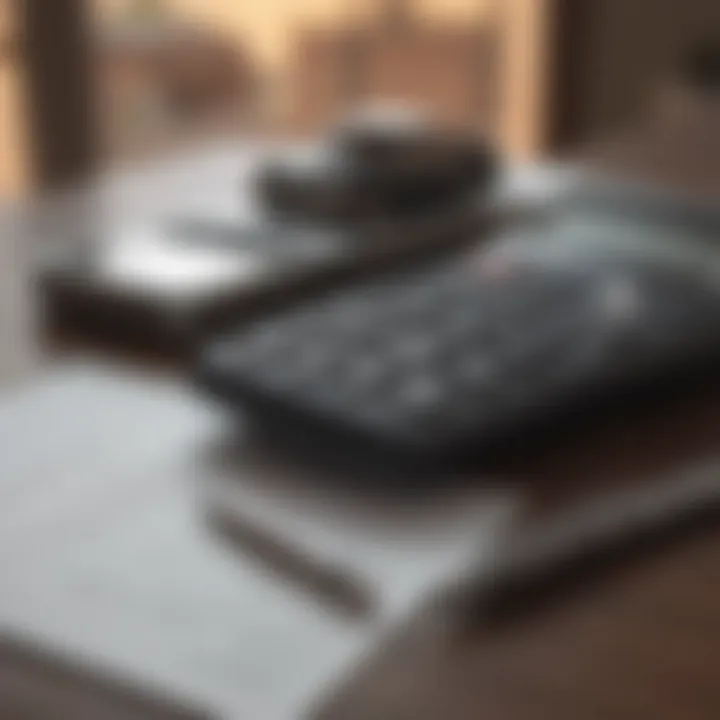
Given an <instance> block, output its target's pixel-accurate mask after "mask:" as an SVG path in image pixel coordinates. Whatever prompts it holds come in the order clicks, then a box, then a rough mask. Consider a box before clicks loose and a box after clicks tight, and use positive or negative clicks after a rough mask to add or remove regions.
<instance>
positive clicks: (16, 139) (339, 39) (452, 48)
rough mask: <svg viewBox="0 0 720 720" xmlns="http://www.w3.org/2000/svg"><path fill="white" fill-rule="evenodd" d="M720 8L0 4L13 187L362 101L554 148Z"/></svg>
mask: <svg viewBox="0 0 720 720" xmlns="http://www.w3.org/2000/svg"><path fill="white" fill-rule="evenodd" d="M719 14H720V11H719V10H718V3H717V2H716V0H691V1H690V2H689V3H687V4H686V3H683V12H682V13H680V12H678V8H677V3H676V2H675V1H674V0H633V1H632V2H622V1H620V0H576V1H575V2H572V1H568V0H352V1H351V0H272V2H270V1H268V0H243V2H237V1H236V0H84V1H83V0H54V1H53V2H52V3H48V2H43V1H42V0H28V1H27V2H22V3H20V2H15V0H0V197H3V198H9V197H21V196H23V195H27V194H28V193H31V192H33V190H37V189H38V188H42V187H49V186H55V185H58V184H63V183H65V182H71V181H73V180H74V179H75V178H76V177H80V176H82V175H83V173H84V172H86V171H87V170H88V168H89V167H90V166H92V167H93V168H96V167H99V168H107V167H113V166H116V165H118V164H123V163H128V162H137V161H146V160H152V159H154V158H158V157H163V156H166V155H167V154H169V153H176V152H182V151H183V150H185V149H187V148H188V147H198V146H202V145H203V144H208V143H213V142H217V141H218V139H222V138H228V137H231V138H237V139H244V138H247V139H253V138H255V137H257V136H268V135H270V136H273V137H276V136H280V137H286V136H287V137H297V136H304V135H311V134H315V133H317V132H319V131H321V130H323V129H324V128H326V127H327V126H328V125H329V124H330V123H332V121H333V120H335V119H336V118H337V117H338V115H340V114H342V112H343V110H344V109H346V108H347V107H348V106H350V105H355V104H357V103H358V102H359V101H361V100H367V99H388V98H401V99H403V100H411V101H414V102H419V103H421V104H424V105H427V106H429V107H431V108H432V110H433V111H434V112H435V114H437V115H438V116H439V117H440V118H442V119H444V120H446V121H448V122H451V123H457V124H460V125H463V126H466V127H471V128H476V129H477V130H478V131H483V132H489V133H490V134H492V135H493V136H494V137H495V138H496V139H497V140H498V143H499V144H500V146H501V148H502V149H503V150H504V151H505V152H507V153H508V154H510V155H511V156H516V157H522V158H526V157H533V156H539V155H546V154H552V153H557V152H560V151H563V150H567V149H569V148H572V147H573V146H576V145H577V144H578V143H581V142H584V141H585V140H587V139H588V138H591V137H593V136H597V135H598V134H602V133H607V132H608V131H609V130H610V129H611V128H612V127H613V126H614V125H616V124H618V123H620V122H621V121H623V120H625V119H626V118H628V117H631V116H633V115H636V114H637V113H638V112H639V110H640V109H641V108H643V107H647V103H648V97H649V96H650V95H651V94H653V93H655V92H656V91H657V88H658V86H659V85H661V84H662V82H663V81H664V80H666V79H667V77H668V75H669V74H670V73H671V72H672V69H673V66H674V65H676V64H677V62H678V59H679V57H680V56H681V55H682V54H683V53H686V52H688V51H689V49H691V48H690V46H691V45H692V44H693V43H695V42H699V41H700V38H702V37H703V36H704V34H706V33H707V32H708V30H709V29H711V28H713V27H715V28H717V27H720V17H718V15H719ZM651 18H652V25H651V31H650V27H649V22H650V19H651ZM20 27H22V28H23V30H22V32H21V31H20V29H19V28H20Z"/></svg>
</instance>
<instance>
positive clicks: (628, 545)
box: [455, 461, 720, 620]
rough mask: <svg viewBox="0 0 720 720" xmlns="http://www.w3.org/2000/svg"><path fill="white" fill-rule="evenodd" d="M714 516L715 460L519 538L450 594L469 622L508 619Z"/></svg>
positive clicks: (719, 473)
mask: <svg viewBox="0 0 720 720" xmlns="http://www.w3.org/2000/svg"><path fill="white" fill-rule="evenodd" d="M719 516H720V461H714V462H710V463H706V464H702V465H695V466H693V467H692V468H689V469H687V470H684V471H681V472H680V473H677V474H675V475H674V477H672V478H670V479H668V480H662V481H660V482H658V483H654V484H652V485H650V486H649V487H645V488H643V489H642V490H639V491H638V490H635V491H632V492H628V491H625V492H622V493H619V494H614V495H612V496H608V497H605V498H602V499H600V500H595V501H594V502H592V503H589V504H587V505H583V506H582V507H580V508H579V509H576V510H574V511H572V512H570V513H569V514H567V515H563V516H562V517H561V518H559V519H555V520H553V521H551V522H550V523H549V524H548V525H544V526H542V527H540V528H537V529H536V530H533V531H531V532H530V533H528V534H527V535H524V536H521V537H520V538H519V539H518V540H516V541H513V542H511V543H510V545H509V547H508V548H507V550H506V551H505V552H502V553H501V554H500V555H499V556H498V558H497V560H496V561H495V563H494V564H493V566H492V567H491V569H490V571H489V572H485V573H482V574H481V575H479V576H476V577H475V578H470V579H469V580H465V581H462V582H461V583H460V585H459V587H456V588H455V589H456V590H458V591H459V594H460V597H461V598H462V600H461V601H462V603H463V604H464V605H465V607H466V609H467V610H468V611H469V612H470V614H471V616H473V617H477V618H478V619H482V618H485V619H489V620H491V619H500V618H506V617H509V616H512V615H514V614H515V613H517V612H522V611H523V610H525V609H529V608H530V607H532V606H534V605H535V604H536V603H538V602H540V601H542V600H544V599H548V598H549V597H551V596H555V595H556V594H558V593H562V592H564V591H566V590H568V589H569V588H570V587H572V586H574V585H576V584H578V583H582V582H587V581H589V580H592V578H593V577H594V576H596V575H598V574H600V573H602V572H603V571H604V570H607V569H609V568H610V567H612V566H613V565H614V564H615V563H617V562H622V561H623V560H625V559H628V558H629V557H630V556H632V555H634V554H635V553H637V552H642V551H650V550H654V549H657V548H658V546H659V545H660V546H662V545H663V543H665V542H669V541H672V540H673V539H674V538H676V537H677V536H678V535H681V534H683V533H686V532H688V531H691V530H693V529H699V528H701V527H708V525H713V524H714V523H716V522H717V519H718V517H719Z"/></svg>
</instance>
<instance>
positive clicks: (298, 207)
mask: <svg viewBox="0 0 720 720" xmlns="http://www.w3.org/2000/svg"><path fill="white" fill-rule="evenodd" d="M497 165H498V162H497V158H496V156H495V154H494V153H493V151H492V150H491V149H490V147H489V146H488V145H487V144H486V143H485V142H484V141H482V140H481V139H480V138H478V137H476V136H474V135H473V134H471V133H462V132H460V131H457V130H450V129H448V128H445V127H443V126H440V125H438V124H436V123H433V122H432V121H430V120H428V119H425V118H424V117H423V116H422V115H420V114H419V113H417V112H415V111H412V110H406V109H400V108H397V109H393V108H379V109H378V110H372V109H368V110H366V111H364V112H363V113H360V114H357V115H354V116H352V117H351V118H350V119H349V120H347V121H345V122H343V123H341V124H339V125H338V126H337V128H336V129H335V130H334V132H333V133H332V134H331V135H330V137H329V138H328V139H326V140H325V141H324V142H322V143H318V144H315V145H313V146H310V147H307V148H302V149H301V150H300V151H299V152H297V153H294V154H293V153H287V152H285V153H283V154H282V155H281V156H280V157H278V158H276V159H275V160H271V161H269V162H268V163H267V164H266V165H265V166H264V167H263V168H262V170H261V171H260V174H259V177H258V194H259V197H260V200H261V203H262V204H263V205H265V206H266V207H267V208H268V209H269V210H270V211H271V212H272V213H273V214H275V215H278V216H280V217H282V218H284V219H286V220H290V221H298V220H300V221H303V222H308V221H311V222H319V223H328V222H329V223H340V224H345V223H361V224H367V223H373V222H377V221H378V220H383V221H393V219H398V218H403V217H408V216H412V215H413V214H418V213H428V212H432V211H433V210H441V209H443V208H447V207H448V206H452V205H454V204H457V203H458V202H462V201H466V202H467V201H472V199H473V198H476V197H478V196H479V195H480V194H481V193H483V192H484V191H486V190H487V189H488V188H489V187H490V185H491V184H492V182H493V181H494V180H495V178H496V176H497V169H498V168H497Z"/></svg>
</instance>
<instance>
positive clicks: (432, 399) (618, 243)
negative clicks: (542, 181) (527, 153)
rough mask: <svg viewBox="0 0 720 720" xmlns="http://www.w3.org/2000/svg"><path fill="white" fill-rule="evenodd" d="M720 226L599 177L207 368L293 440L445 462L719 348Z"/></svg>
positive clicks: (508, 441) (244, 335) (233, 340)
mask: <svg viewBox="0 0 720 720" xmlns="http://www.w3.org/2000/svg"><path fill="white" fill-rule="evenodd" d="M719 230H720V215H718V213H717V212H716V211H714V210H713V209H712V208H708V209H705V210H703V209H701V208H695V207H692V206H690V205H686V204H684V203H681V202H679V201H678V202H676V203H674V204H673V202H671V200H670V199H669V198H667V197H660V196H658V197H654V196H653V194H652V193H648V192H639V191H636V192H634V193H633V192H631V191H630V190H628V189H627V188H625V189H623V188H619V189H615V190H610V189H601V188H596V189H594V190H590V191H588V193H587V195H585V196H583V195H582V193H581V194H579V195H578V196H577V197H575V198H572V199H568V201H567V202H566V203H565V204H562V203H561V204H560V205H559V207H557V208H556V209H555V212H554V213H551V214H549V215H548V217H547V218H546V219H545V221H543V222H539V223H537V224H536V225H535V226H524V227H521V228H519V229H517V228H515V229H513V228H511V229H510V230H508V231H506V232H503V233H500V234H499V236H497V237H496V238H495V239H494V240H491V241H489V242H487V243H486V244H485V245H484V246H483V248H482V250H481V251H479V252H476V253H475V255H470V256H465V255H462V256H461V257H460V258H456V259H453V260H451V261H449V262H446V263H444V264H441V265H440V266H437V265H433V266H432V267H430V268H424V269H422V270H417V269H416V270H414V271H413V272H405V273H396V274H395V275H390V276H388V277H386V278H384V279H382V280H380V281H375V282H372V283H366V284H364V285H361V286H357V287H354V288H352V289H349V290H344V291H336V292H334V293H330V294H328V295H327V296H325V297H323V298H321V299H317V300H316V301H314V302H310V303H306V304H305V306H303V307H302V308H300V309H296V310H293V311H290V312H286V313H284V314H279V315H277V316H275V317H273V318H270V319H267V320H264V321H262V322H259V323H257V324H255V325H253V326H252V327H250V328H245V329H243V330H242V331H240V332H238V333H237V334H236V335H235V336H234V337H229V338H226V339H224V340H223V341H222V342H219V343H217V344H215V345H213V346H212V347H210V348H209V349H208V350H207V352H206V353H205V355H204V358H203V360H202V361H201V363H200V364H199V367H198V369H197V382H198V384H199V385H200V387H201V388H202V389H203V390H204V391H206V392H209V393H210V394H211V395H213V396H214V397H216V398H217V399H218V400H219V401H220V403H222V404H223V405H225V406H229V407H230V408H231V409H232V410H235V411H237V412H240V411H242V412H247V413H248V415H249V416H250V417H251V418H253V419H255V420H256V422H257V423H258V424H259V425H260V426H262V427H266V428H267V429H268V430H269V431H270V432H273V433H275V434H276V435H277V436H278V438H282V437H290V438H293V439H294V441H295V442H301V440H300V438H302V442H304V444H306V445H307V446H308V447H316V448H318V449H321V448H323V447H332V448H334V449H336V450H337V449H338V448H343V451H344V452H345V454H346V455H347V456H352V457H362V458H363V459H364V460H367V459H368V458H371V457H372V458H374V459H375V461H376V462H377V463H378V464H380V465H381V466H384V467H385V466H388V465H393V464H396V463H398V464H400V465H402V466H410V467H412V468H414V469H426V470H430V469H433V468H435V469H437V468H442V469H443V470H444V471H447V469H448V467H453V466H459V465H462V464H464V463H465V462H467V461H469V460H471V459H472V460H474V459H476V458H478V457H480V458H485V457H487V456H488V455H489V454H492V452H494V451H495V450H496V449H497V448H501V447H503V446H508V445H510V446H511V447H513V448H514V449H515V450H517V443H518V442H520V441H525V440H527V441H528V442H536V441H537V440H538V439H540V438H544V437H545V434H546V433H547V431H548V429H549V428H550V427H554V426H557V428H559V429H561V428H563V427H564V426H565V425H574V424H575V423H574V419H575V418H576V417H577V416H578V415H579V414H584V415H588V413H587V412H586V410H593V412H590V413H589V416H590V417H593V416H594V410H595V409H596V408H599V407H604V406H607V407H608V408H609V409H612V405H613V403H615V404H617V402H618V400H619V399H620V398H621V397H623V398H624V397H626V396H635V395H637V396H640V395H643V394H648V393H647V391H648V390H649V391H650V392H649V394H650V395H653V394H656V393H657V392H658V391H659V390H660V389H664V388H665V387H666V386H667V385H670V384H672V383H674V382H675V381H676V380H677V379H678V378H681V377H684V376H686V375H691V376H693V377H696V376H698V374H697V373H695V372H694V371H695V370H697V369H699V368H700V367H705V366H708V365H711V364H712V363H713V362H714V361H715V360H717V358H718V356H720V319H719V318H720V287H719V285H718V282H717V278H718V273H720V249H719V248H718V245H717V243H716V237H717V233H718V231H719ZM570 418H572V419H573V422H569V421H570Z"/></svg>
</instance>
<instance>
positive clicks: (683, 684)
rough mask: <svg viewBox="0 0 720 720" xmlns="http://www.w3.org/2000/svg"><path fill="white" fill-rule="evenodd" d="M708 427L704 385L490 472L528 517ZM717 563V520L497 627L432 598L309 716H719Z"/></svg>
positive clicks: (673, 462)
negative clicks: (467, 618)
mask: <svg viewBox="0 0 720 720" xmlns="http://www.w3.org/2000/svg"><path fill="white" fill-rule="evenodd" d="M222 154H223V153H222V152H220V153H219V156H222ZM220 164H221V165H222V163H220ZM218 167H219V165H218ZM223 167H225V166H223ZM230 167H231V165H230V164H228V165H227V167H225V170H223V172H226V173H228V172H230ZM169 172H170V174H171V175H172V177H173V178H174V182H177V183H180V184H182V180H181V179H180V176H179V174H178V173H177V172H173V171H172V170H170V171H169ZM221 175H222V173H221V172H219V173H218V174H217V177H218V178H220V176H221ZM223 182H225V183H226V182H227V177H225V179H224V180H222V179H219V180H218V183H219V184H222V183H223ZM178 192H179V191H178ZM112 194H113V198H114V200H113V203H114V204H113V207H114V208H115V210H114V212H116V213H118V214H124V213H126V212H127V208H128V207H129V205H128V204H125V205H123V203H131V200H129V199H128V198H130V197H131V196H132V198H133V200H132V202H134V203H136V206H137V207H138V208H139V209H138V210H137V212H138V213H139V214H141V213H143V212H145V210H147V208H141V207H140V206H141V205H142V199H143V198H144V197H146V193H145V192H143V191H142V190H139V189H138V186H137V185H135V184H133V182H128V183H127V184H126V185H123V184H122V183H119V184H118V185H116V186H115V187H114V189H113V191H112ZM169 195H170V196H172V195H173V193H169ZM175 197H177V195H175ZM151 205H152V203H151ZM156 209H157V207H155V206H153V210H156ZM71 215H72V213H71ZM73 217H76V216H75V215H73ZM37 222H38V221H37V218H34V219H33V220H32V222H29V221H28V218H27V215H25V216H23V217H19V216H18V215H16V214H15V213H13V212H8V213H6V215H5V220H4V222H3V223H2V232H0V253H1V254H0V273H2V282H0V288H2V292H3V302H2V304H1V307H2V314H1V315H0V333H2V345H1V346H0V347H1V352H0V373H1V374H2V378H3V382H4V383H5V384H6V385H11V384H17V383H18V382H21V383H25V384H26V385H27V386H29V387H32V386H33V384H34V382H35V381H34V378H35V377H38V376H42V371H40V370H38V367H41V366H46V365H48V364H51V363H52V362H53V358H49V357H47V356H45V355H43V353H42V352H40V351H39V343H38V340H37V336H36V333H35V331H34V327H35V323H34V320H33V305H32V292H31V289H32V288H31V283H30V279H31V274H30V263H29V260H28V258H29V256H30V253H29V252H28V243H32V242H33V240H32V238H33V234H34V233H35V232H36V223H37ZM719 430H720V388H715V389H706V390H705V391H704V392H701V393H693V394H688V395H687V396H685V397H683V398H677V399H675V400H673V401H672V402H668V403H666V404H665V405H664V406H661V407H658V408H656V409H655V410H654V411H653V412H652V413H645V414H642V415H640V416H629V417H627V418H626V419H625V420H623V421H622V422H620V421H616V422H614V423H612V424H607V425H604V426H602V427H599V428H595V429H594V430H583V431H579V432H578V433H577V434H576V435H575V436H573V438H572V441H571V442H568V443H567V444H564V445H562V446H558V445H556V446H554V447H550V448H547V449H546V450H545V451H543V452H542V453H537V454H535V455H534V456H533V457H532V458H528V459H527V460H525V461H524V462H521V463H517V464H515V465H514V466H513V467H512V468H511V469H509V470H508V472H507V473H506V475H505V477H507V478H509V482H510V484H511V485H512V489H513V492H516V493H518V492H519V493H520V494H521V495H522V497H523V498H524V499H525V501H526V503H527V506H528V507H529V509H530V512H529V521H538V520H540V519H542V518H547V517H548V516H549V515H552V514H553V513H555V512H558V511H560V510H561V509H562V508H564V507H567V506H569V505H571V504H572V503H574V502H576V501H578V500H580V499H583V498H587V497H588V496H592V495H593V494H596V493H601V492H606V491H607V490H609V489H611V488H612V487H618V488H619V487H624V486H627V485H632V484H635V483H637V482H640V481H642V479H644V478H647V477H652V476H653V474H654V473H657V472H661V471H662V472H667V471H668V469H672V468H673V467H675V466H682V465H683V464H684V463H686V462H691V461H697V460H699V459H702V458H706V457H711V456H713V454H714V453H716V452H717V450H718V442H717V437H718V432H719ZM719 568H720V529H719V530H717V531H712V530H711V531H709V532H706V533H704V534H703V535H701V536H700V535H698V536H695V537H688V538H687V540H682V541H680V542H677V543H676V544H674V545H673V546H672V547H671V548H669V549H666V551H664V552H662V553H658V554H657V555H652V556H650V557H646V558H644V559H643V560H642V561H637V562H633V563H628V564H626V565H623V566H622V567H620V568H618V570H617V571H616V572H613V573H611V574H609V575H607V576H604V577H602V578H599V579H598V580H597V581H594V582H592V583H589V584H587V585H585V586H584V587H582V588H581V589H579V590H578V591H577V592H574V593H572V594H571V595H568V596H566V597H563V598H560V599H558V600H557V601H554V602H552V603H549V604H547V605H545V606H542V607H538V608H536V609H534V610H533V611H531V612H528V613H526V614H525V615H523V616H522V617H520V618H517V619H516V620H515V621H514V622H512V623H509V624H507V625H503V626H496V627H489V626H483V625H482V624H476V625H475V626H473V627H469V626H462V627H460V626H459V625H458V619H457V617H455V616H453V615H452V614H451V613H449V610H447V609H446V610H444V611H443V610H442V608H441V609H440V610H438V609H437V608H433V609H432V610H420V611H418V612H417V613H414V614H412V616H411V617H410V618H408V619H407V620H406V621H403V622H399V623H397V626H396V628H395V630H394V631H393V632H392V633H390V635H389V636H387V637H385V638H384V639H383V640H381V641H379V642H377V643H374V645H376V647H375V649H374V650H373V651H372V652H371V653H370V654H369V655H368V656H367V658H366V659H365V660H364V661H363V662H362V663H361V664H360V665H359V666H357V667H351V668H348V669H346V670H345V671H344V675H345V679H344V680H343V681H342V682H340V683H339V684H338V686H337V687H336V688H335V689H334V690H333V692H332V694H331V695H330V696H328V695H327V693H325V694H324V695H323V696H322V697H319V698H317V701H316V707H317V710H316V711H315V712H313V713H312V714H313V716H314V717H317V718H321V719H322V720H355V719H357V720H369V719H373V720H374V719H377V720H396V719H397V720H401V719H404V718H413V720H474V719H476V718H479V717H487V718H492V720H505V719H507V720H544V719H545V718H552V719H553V720H563V719H565V718H567V719H568V720H570V719H572V720H576V719H577V718H592V719H597V720H606V719H607V720H611V719H612V720H614V719H616V718H617V719H621V718H628V719H630V718H632V719H633V720H637V719H638V718H652V719H653V720H655V719H657V720H689V719H691V718H692V719H694V718H697V719H698V720H714V719H715V718H718V717H720V642H719V641H720V611H719V610H718V608H720V570H719ZM448 628H450V629H451V630H452V632H448ZM158 716H159V717H163V715H162V714H159V715H158ZM123 717H124V716H123Z"/></svg>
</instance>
